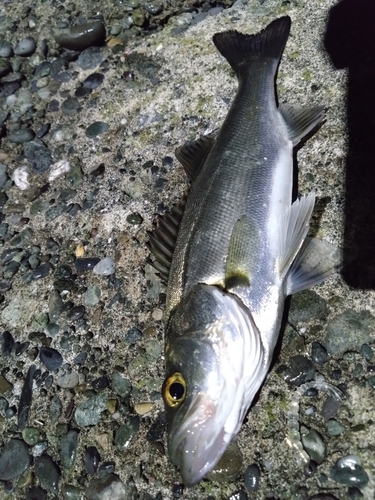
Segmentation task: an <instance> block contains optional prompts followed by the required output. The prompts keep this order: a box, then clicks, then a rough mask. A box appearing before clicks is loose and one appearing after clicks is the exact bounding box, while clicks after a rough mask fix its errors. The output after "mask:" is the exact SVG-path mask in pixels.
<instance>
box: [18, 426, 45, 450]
mask: <svg viewBox="0 0 375 500" xmlns="http://www.w3.org/2000/svg"><path fill="white" fill-rule="evenodd" d="M22 437H23V439H24V441H25V443H26V444H28V445H29V446H35V445H36V444H37V443H38V441H39V440H40V438H41V435H40V431H39V429H36V428H35V427H25V428H24V430H23V431H22Z"/></svg>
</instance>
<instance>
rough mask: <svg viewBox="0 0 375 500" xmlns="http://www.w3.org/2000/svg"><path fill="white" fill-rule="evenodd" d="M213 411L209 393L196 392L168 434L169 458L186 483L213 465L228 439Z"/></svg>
mask: <svg viewBox="0 0 375 500" xmlns="http://www.w3.org/2000/svg"><path fill="white" fill-rule="evenodd" d="M217 413H218V411H217V407H216V405H215V403H214V402H213V401H212V400H211V399H210V398H209V396H208V395H207V394H204V393H199V394H198V395H197V396H196V398H195V400H194V401H193V402H192V404H191V405H190V408H189V410H188V412H187V415H186V416H185V418H184V422H183V424H182V425H181V427H180V428H179V429H178V432H177V433H175V434H173V435H170V437H169V442H168V449H169V454H170V457H171V460H172V462H173V463H174V464H175V465H176V466H177V467H178V468H179V469H180V474H181V477H182V480H183V482H184V484H185V485H186V486H194V485H195V484H197V483H198V482H199V481H200V480H201V479H202V478H203V477H204V476H205V475H206V474H207V473H208V472H210V471H211V470H212V469H213V468H214V467H215V465H216V464H217V462H218V461H219V460H220V458H221V456H222V454H223V453H224V451H225V449H226V448H227V446H228V444H229V442H230V440H231V438H232V434H229V433H227V432H225V427H224V422H217Z"/></svg>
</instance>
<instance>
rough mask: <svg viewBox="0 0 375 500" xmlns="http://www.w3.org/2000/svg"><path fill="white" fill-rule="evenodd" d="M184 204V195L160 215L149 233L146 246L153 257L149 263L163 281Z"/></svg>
mask: <svg viewBox="0 0 375 500" xmlns="http://www.w3.org/2000/svg"><path fill="white" fill-rule="evenodd" d="M185 204H186V196H185V197H184V198H183V199H182V200H181V201H180V203H179V204H178V205H175V206H174V207H173V208H172V210H171V211H170V212H167V213H165V214H164V215H162V216H160V217H159V219H158V222H157V227H156V228H155V229H154V230H153V231H152V232H150V233H149V237H150V240H149V241H148V243H147V246H148V247H149V249H150V250H151V252H152V254H153V255H154V258H155V259H154V260H153V261H152V262H151V264H152V265H153V266H154V267H155V269H156V270H157V271H159V273H160V275H161V277H162V279H163V280H164V281H168V276H169V271H170V268H171V264H172V258H173V252H174V248H175V245H176V240H177V233H178V228H179V226H180V222H181V219H182V214H183V212H184V208H185Z"/></svg>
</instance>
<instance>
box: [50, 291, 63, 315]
mask: <svg viewBox="0 0 375 500" xmlns="http://www.w3.org/2000/svg"><path fill="white" fill-rule="evenodd" d="M63 311H64V302H63V300H62V298H61V295H60V294H59V292H58V290H56V289H55V288H54V289H53V290H52V291H51V293H50V295H49V300H48V316H49V320H50V321H51V322H55V321H57V320H58V319H59V317H60V315H61V313H62V312H63Z"/></svg>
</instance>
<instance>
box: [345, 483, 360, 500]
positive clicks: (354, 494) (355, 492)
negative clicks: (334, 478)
mask: <svg viewBox="0 0 375 500" xmlns="http://www.w3.org/2000/svg"><path fill="white" fill-rule="evenodd" d="M348 495H349V498H350V500H355V499H356V498H363V493H362V492H361V490H360V489H358V488H357V487H356V486H350V488H348Z"/></svg>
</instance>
